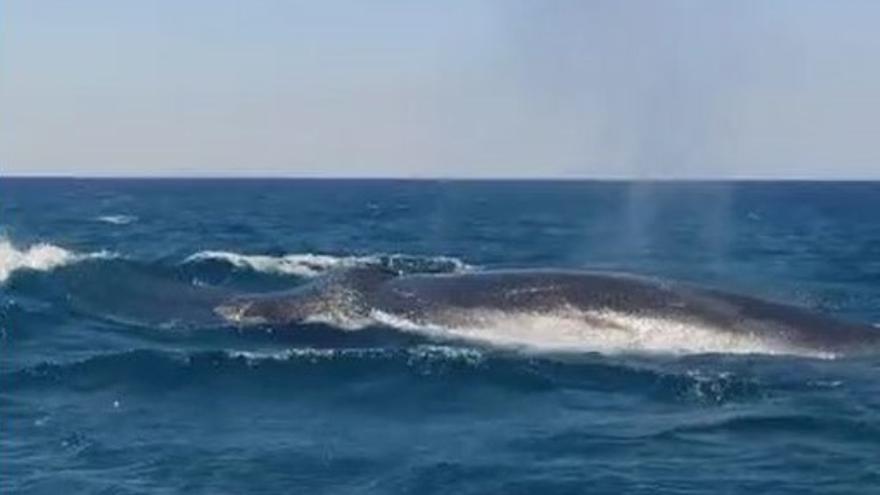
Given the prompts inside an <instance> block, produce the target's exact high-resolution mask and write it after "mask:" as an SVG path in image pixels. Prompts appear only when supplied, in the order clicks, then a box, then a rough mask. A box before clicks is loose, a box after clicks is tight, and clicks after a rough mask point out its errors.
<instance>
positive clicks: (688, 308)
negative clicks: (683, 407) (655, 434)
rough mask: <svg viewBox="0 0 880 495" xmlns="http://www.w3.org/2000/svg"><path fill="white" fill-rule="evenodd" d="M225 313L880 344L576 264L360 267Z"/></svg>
mask: <svg viewBox="0 0 880 495" xmlns="http://www.w3.org/2000/svg"><path fill="white" fill-rule="evenodd" d="M216 311H217V313H219V314H220V315H222V316H223V317H225V318H226V319H227V320H229V321H232V322H235V323H237V324H241V325H247V324H293V323H303V322H312V321H322V322H328V321H329V322H352V321H366V322H367V323H370V322H373V323H375V322H376V321H378V322H380V323H382V322H385V323H387V322H389V321H391V322H394V323H396V324H399V323H400V322H405V324H406V325H407V326H408V328H416V329H427V330H431V329H433V330H436V329H444V330H445V332H446V333H445V335H446V336H451V337H457V338H466V339H467V338H471V339H475V340H488V341H493V342H499V341H500V342H502V343H508V344H513V345H516V344H523V345H528V344H538V346H539V347H540V346H541V344H547V345H549V346H550V347H554V346H555V347H559V348H578V347H581V348H586V349H591V348H596V349H597V350H602V349H603V346H605V347H607V346H611V347H613V348H614V349H617V350H633V351H639V350H649V351H650V350H659V351H663V350H672V351H692V352H721V353H723V352H757V353H762V352H770V353H793V354H828V355H840V354H852V353H862V352H871V351H873V350H876V349H878V348H880V329H877V328H874V327H872V326H869V325H863V324H858V323H853V322H847V321H842V320H838V319H835V318H831V317H828V316H825V315H822V314H817V313H814V312H811V311H808V310H805V309H801V308H798V307H794V306H789V305H785V304H779V303H775V302H770V301H766V300H763V299H759V298H755V297H751V296H745V295H739V294H733V293H727V292H724V291H719V290H715V289H710V288H702V287H697V286H694V285H690V284H685V283H678V282H672V281H664V280H659V279H654V278H648V277H641V276H636V275H629V274H616V273H603V272H590V271H577V270H503V271H479V272H470V273H456V274H416V275H396V274H393V273H390V272H387V271H384V270H381V269H352V270H347V271H344V272H340V273H336V274H332V275H330V276H327V277H326V278H324V279H320V280H317V281H315V282H313V283H310V284H306V285H304V286H301V287H298V288H296V289H294V290H290V291H285V292H277V293H270V294H260V295H246V296H239V297H235V298H233V299H231V300H229V301H226V302H225V303H224V304H222V305H220V306H219V307H218V308H217V309H216ZM434 333H435V334H436V333H437V332H434Z"/></svg>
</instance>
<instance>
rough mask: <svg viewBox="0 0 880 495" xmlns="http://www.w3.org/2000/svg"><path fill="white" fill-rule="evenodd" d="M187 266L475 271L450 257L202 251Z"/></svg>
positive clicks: (295, 272)
mask: <svg viewBox="0 0 880 495" xmlns="http://www.w3.org/2000/svg"><path fill="white" fill-rule="evenodd" d="M183 262H184V264H196V263H203V262H221V263H227V264H229V265H232V266H233V267H235V268H237V269H241V270H252V271H255V272H259V273H266V274H271V275H292V276H295V277H303V278H311V277H317V276H319V275H321V274H323V273H325V272H328V271H331V270H336V269H345V268H359V267H370V266H375V267H382V268H387V269H391V270H395V271H398V272H401V273H425V272H430V273H456V272H463V271H468V270H471V269H472V268H473V267H471V266H470V265H468V264H467V263H465V262H463V261H461V260H459V259H458V258H452V257H448V256H412V255H404V254H376V255H368V256H333V255H329V254H314V253H292V254H285V255H281V256H271V255H263V254H241V253H235V252H231V251H199V252H197V253H195V254H193V255H191V256H189V257H187V258H186V259H185V260H184V261H183Z"/></svg>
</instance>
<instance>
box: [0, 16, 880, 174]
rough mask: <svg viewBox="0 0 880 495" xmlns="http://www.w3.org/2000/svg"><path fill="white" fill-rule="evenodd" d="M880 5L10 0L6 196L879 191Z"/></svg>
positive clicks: (2, 149)
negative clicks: (214, 190)
mask: <svg viewBox="0 0 880 495" xmlns="http://www.w3.org/2000/svg"><path fill="white" fill-rule="evenodd" d="M878 23H880V1H876V0H865V1H854V0H852V1H850V0H839V1H825V0H817V1H811V0H775V1H764V0H756V1H748V0H728V1H720V0H719V1H709V0H693V1H675V0H665V1H657V0H644V1H635V0H607V1H590V0H573V1H564V0H531V1H518V0H486V1H482V0H458V1H456V0H444V1H415V0H412V1H379V0H370V1H364V0H350V1H334V0H330V1H326V0H313V1H284V0H275V1H270V0H240V1H232V0H190V1H183V0H164V1H162V0H157V1H120V0H103V1H102V0H76V1H70V0H5V1H3V2H2V3H0V173H2V174H27V173H32V174H64V175H69V174H72V175H199V176H201V175H284V176H304V175H305V176H405V177H427V176H431V177H433V176H446V177H488V176H495V177H497V176H503V177H523V176H530V177H535V176H540V177H643V178H644V177H688V178H706V177H797V178H877V179H880V123H878V120H880V29H878Z"/></svg>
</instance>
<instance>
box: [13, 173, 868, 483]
mask: <svg viewBox="0 0 880 495" xmlns="http://www.w3.org/2000/svg"><path fill="white" fill-rule="evenodd" d="M368 266H375V267H382V268H383V269H392V270H394V271H395V272H397V273H401V274H417V273H436V274H457V273H470V272H479V271H491V270H497V269H520V268H526V269H531V268H542V269H548V268H554V269H588V270H597V271H610V272H627V273H635V274H639V275H643V276H648V277H655V278H659V279H663V280H667V279H668V280H675V281H681V282H686V283H694V284H698V285H701V286H706V287H710V288H717V289H721V290H724V291H730V292H735V293H740V294H747V295H750V296H755V297H760V298H764V299H769V300H772V301H779V302H783V303H786V304H791V305H794V306H800V307H804V308H808V309H810V310H812V311H815V312H818V313H823V314H826V315H830V316H833V317H836V318H839V319H844V320H852V321H857V322H862V323H866V324H869V325H871V324H873V325H876V324H877V323H880V183H871V182H862V183H859V182H852V183H842V182H841V183H835V182H591V181H571V182H564V181H558V182H556V181H454V180H453V181H440V180H425V181H407V180H262V179H260V180H257V179H253V180H231V179H229V180H213V179H212V180H207V179H206V180H189V179H187V180H184V179H180V180H178V179H175V180H171V179H167V180H146V179H130V180H129V179H125V180H123V179H106V180H98V179H90V180H85V179H82V180H75V179H23V178H19V179H13V178H3V179H0V356H2V360H0V424H2V435H0V492H2V493H21V494H37V493H47V494H56V493H114V494H116V493H119V494H135V493H150V494H156V493H206V494H223V493H229V494H233V493H234V494H240V493H272V494H274V493H382V494H385V493H419V494H420V495H426V494H429V493H438V494H441V493H442V494H447V493H462V494H464V493H474V494H483V493H504V494H514V493H523V494H533V493H541V494H543V495H550V494H557V493H559V494H563V493H609V494H612V493H613V494H618V493H636V494H641V493H644V494H666V493H669V494H673V493H674V494H687V493H731V494H733V493H775V494H781V493H791V494H799V495H801V494H809V493H822V494H829V493H841V494H844V493H846V494H851V493H880V356H875V355H871V354H870V353H869V354H867V355H862V356H858V357H855V356H833V355H832V356H816V355H803V354H800V353H797V352H790V353H789V352H784V350H783V351H782V352H780V350H779V349H770V348H767V349H765V348H761V347H753V348H748V349H740V348H731V347H728V346H727V344H726V343H725V341H724V340H723V339H721V340H716V339H713V338H710V337H711V336H710V337H705V336H702V337H700V336H697V335H692V334H690V333H688V332H669V333H664V332H661V331H660V330H657V329H654V330H657V331H655V332H652V329H651V328H647V329H643V330H645V332H644V333H641V334H634V335H625V336H620V335H618V336H617V337H613V336H612V337H607V338H605V337H601V336H597V334H596V332H592V333H590V332H586V333H583V334H580V333H575V334H574V335H576V336H582V337H583V338H577V339H572V338H571V335H572V333H571V332H572V330H571V328H568V327H566V325H564V324H563V323H562V322H558V321H554V320H553V319H523V318H518V317H510V318H508V319H501V320H498V321H495V322H494V323H493V325H494V326H493V327H492V328H471V329H468V332H464V333H463V332H462V331H460V330H461V329H454V328H438V327H432V328H422V327H420V326H418V325H414V324H409V323H406V322H399V321H395V320H382V319H375V320H372V321H366V322H351V321H340V320H338V319H332V318H330V319H326V320H323V321H314V322H309V323H304V324H299V325H297V324H286V325H272V324H265V325H256V326H241V325H237V324H235V323H233V322H228V321H224V320H222V319H218V318H219V317H218V315H217V314H216V312H215V311H214V308H215V307H216V305H217V303H218V301H221V300H223V298H225V297H229V296H230V295H235V294H250V293H263V292H273V291H282V290H288V289H292V288H295V287H299V286H302V285H303V284H308V283H311V282H313V281H315V280H320V279H321V278H322V277H325V276H327V274H330V273H334V272H338V271H340V270H346V269H349V268H353V267H368ZM450 276H451V275H450ZM878 332H880V328H878ZM563 333H564V334H565V335H562V334H563ZM618 333H619V332H618ZM508 335H513V336H515V338H512V339H511V338H505V336H508ZM615 335H616V334H615ZM562 337H565V339H564V341H565V342H566V346H564V348H559V347H558V346H555V345H553V343H558V342H559V341H560V339H561V338H562ZM645 339H649V340H650V342H649V343H650V345H647V344H646V342H645Z"/></svg>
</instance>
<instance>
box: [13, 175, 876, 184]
mask: <svg viewBox="0 0 880 495" xmlns="http://www.w3.org/2000/svg"><path fill="white" fill-rule="evenodd" d="M2 179H46V180H58V179H69V180H157V181H162V180H254V181H257V180H302V181H308V180H313V181H333V180H339V181H355V180H360V181H401V182H444V181H448V182H880V176H878V177H840V178H831V177H762V176H719V177H709V176H707V177H637V176H559V177H553V176H480V177H466V176H381V175H375V176H357V175H352V176H344V175H339V176H321V175H103V174H82V175H80V174H59V173H48V174H42V173H36V174H28V173H24V174H21V173H11V174H4V173H0V180H2Z"/></svg>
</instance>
